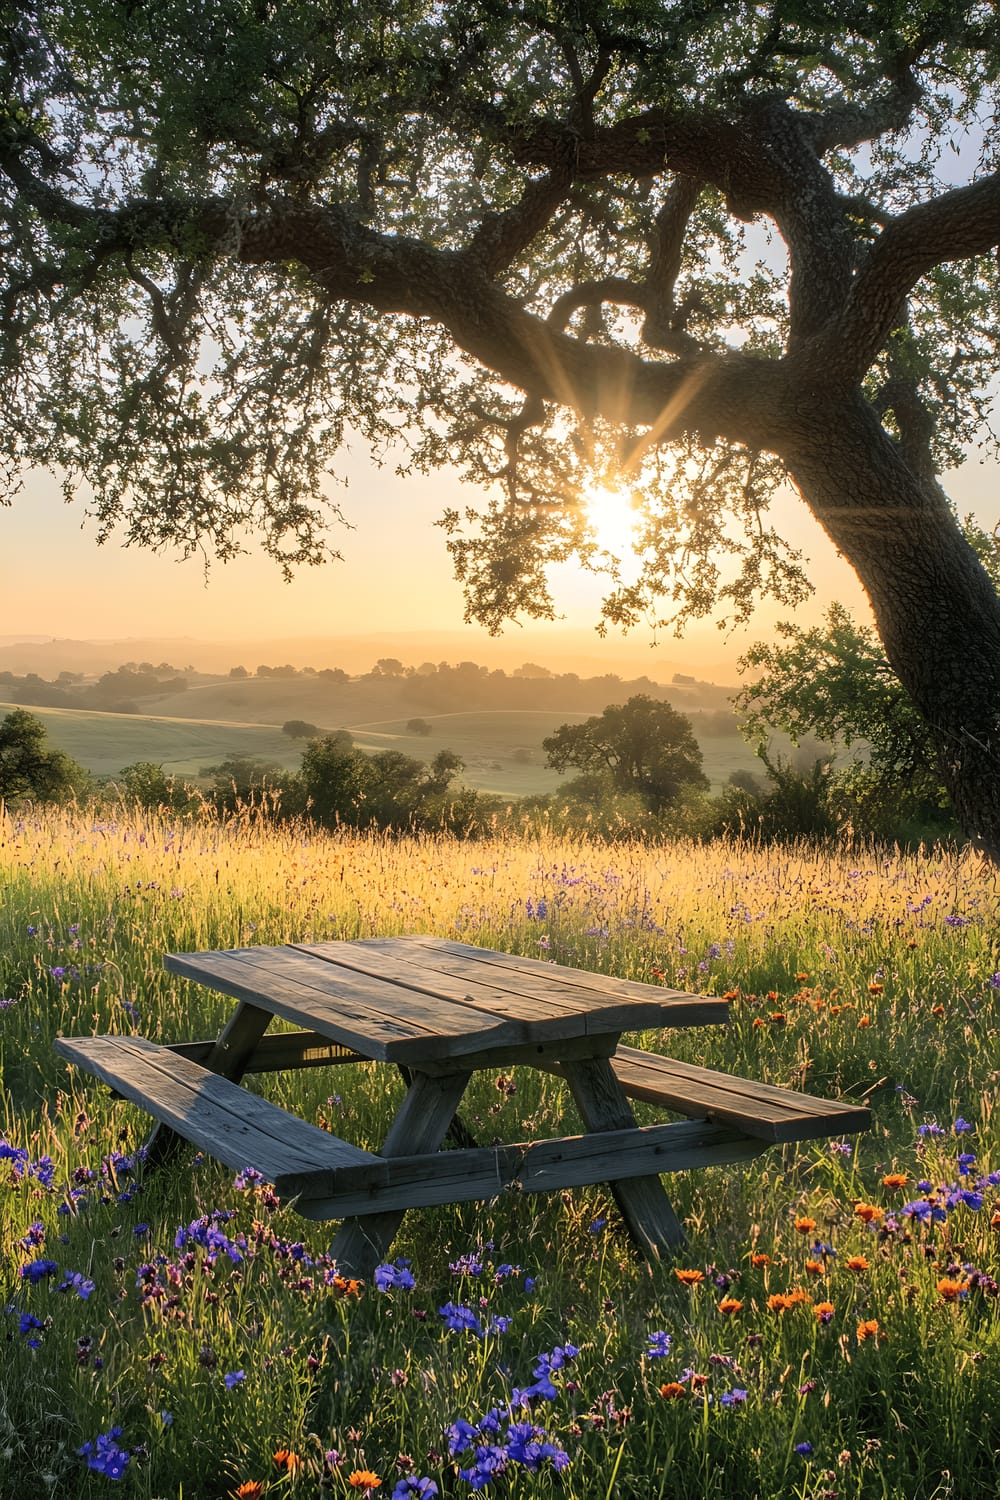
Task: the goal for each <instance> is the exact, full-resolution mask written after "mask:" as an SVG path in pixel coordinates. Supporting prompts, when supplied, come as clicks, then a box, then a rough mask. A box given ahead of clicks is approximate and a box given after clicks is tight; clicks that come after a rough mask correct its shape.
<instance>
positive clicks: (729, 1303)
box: [719, 1297, 743, 1317]
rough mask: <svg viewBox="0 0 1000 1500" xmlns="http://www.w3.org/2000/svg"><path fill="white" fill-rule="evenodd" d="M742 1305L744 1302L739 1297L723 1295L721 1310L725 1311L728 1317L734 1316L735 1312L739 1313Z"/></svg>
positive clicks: (720, 1304)
mask: <svg viewBox="0 0 1000 1500" xmlns="http://www.w3.org/2000/svg"><path fill="white" fill-rule="evenodd" d="M742 1306H743V1303H742V1302H741V1301H740V1300H739V1298H738V1297H723V1299H722V1301H721V1302H720V1303H719V1311H720V1313H725V1314H726V1316H727V1317H732V1315H733V1313H738V1312H739V1311H740V1309H741V1308H742Z"/></svg>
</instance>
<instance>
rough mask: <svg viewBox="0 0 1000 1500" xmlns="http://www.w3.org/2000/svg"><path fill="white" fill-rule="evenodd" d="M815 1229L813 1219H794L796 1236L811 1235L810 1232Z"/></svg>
mask: <svg viewBox="0 0 1000 1500" xmlns="http://www.w3.org/2000/svg"><path fill="white" fill-rule="evenodd" d="M815 1228H816V1220H815V1219H796V1220H795V1233H796V1234H812V1232H813V1230H814V1229H815Z"/></svg>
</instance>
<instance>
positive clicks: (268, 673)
mask: <svg viewBox="0 0 1000 1500" xmlns="http://www.w3.org/2000/svg"><path fill="white" fill-rule="evenodd" d="M257 676H258V677H273V676H274V668H273V667H266V666H260V667H258V668H257Z"/></svg>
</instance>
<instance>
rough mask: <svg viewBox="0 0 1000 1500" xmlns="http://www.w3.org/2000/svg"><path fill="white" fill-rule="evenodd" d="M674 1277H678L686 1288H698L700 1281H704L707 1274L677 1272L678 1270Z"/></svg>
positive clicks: (702, 1272) (700, 1272) (701, 1272)
mask: <svg viewBox="0 0 1000 1500" xmlns="http://www.w3.org/2000/svg"><path fill="white" fill-rule="evenodd" d="M674 1275H675V1276H676V1277H677V1280H678V1281H680V1282H682V1283H683V1284H684V1286H697V1285H698V1283H699V1281H704V1280H705V1273H704V1271H677V1270H675V1271H674Z"/></svg>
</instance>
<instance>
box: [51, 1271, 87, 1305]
mask: <svg viewBox="0 0 1000 1500" xmlns="http://www.w3.org/2000/svg"><path fill="white" fill-rule="evenodd" d="M58 1290H59V1291H60V1292H69V1291H74V1292H75V1293H76V1295H77V1296H78V1297H79V1298H80V1299H81V1300H82V1301H84V1302H86V1300H87V1298H88V1297H89V1296H90V1294H91V1292H92V1291H93V1290H94V1283H93V1282H92V1281H91V1280H90V1278H89V1277H87V1276H84V1274H83V1272H82V1271H67V1272H66V1275H65V1276H64V1277H63V1280H62V1281H61V1282H60V1284H59V1287H58Z"/></svg>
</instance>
